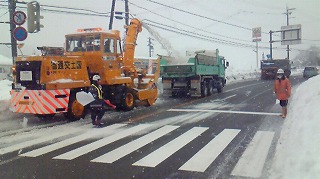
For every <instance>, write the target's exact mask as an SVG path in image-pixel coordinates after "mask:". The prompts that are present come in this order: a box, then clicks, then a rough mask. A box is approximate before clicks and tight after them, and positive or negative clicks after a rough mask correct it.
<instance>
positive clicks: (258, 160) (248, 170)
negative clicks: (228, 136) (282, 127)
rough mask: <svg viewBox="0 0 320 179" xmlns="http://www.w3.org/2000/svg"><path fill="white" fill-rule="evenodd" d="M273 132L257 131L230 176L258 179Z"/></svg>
mask: <svg viewBox="0 0 320 179" xmlns="http://www.w3.org/2000/svg"><path fill="white" fill-rule="evenodd" d="M273 136H274V132H268V131H258V132H257V133H256V134H255V136H254V137H253V139H252V141H251V142H250V144H249V145H248V146H247V149H246V150H245V151H244V153H243V154H242V156H241V158H240V160H239V161H238V163H237V165H236V166H235V168H234V169H233V171H232V173H231V175H234V176H244V177H253V178H260V177H261V173H262V169H263V166H264V163H265V161H266V158H267V155H268V151H269V148H270V146H271V142H272V140H273Z"/></svg>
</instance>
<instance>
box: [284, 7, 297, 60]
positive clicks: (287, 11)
mask: <svg viewBox="0 0 320 179" xmlns="http://www.w3.org/2000/svg"><path fill="white" fill-rule="evenodd" d="M295 9H296V8H291V9H289V8H288V6H286V12H285V13H284V14H285V15H286V16H287V26H289V15H291V14H292V12H289V11H292V10H295ZM289 51H290V48H289V45H287V58H288V60H289Z"/></svg>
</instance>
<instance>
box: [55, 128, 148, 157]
mask: <svg viewBox="0 0 320 179" xmlns="http://www.w3.org/2000/svg"><path fill="white" fill-rule="evenodd" d="M150 126H151V125H148V124H140V125H138V126H135V127H132V128H129V129H126V130H124V131H121V132H119V133H116V134H114V135H111V136H109V137H106V138H103V139H100V140H97V141H95V142H93V143H90V144H87V145H85V146H82V147H80V148H77V149H74V150H71V151H69V152H67V153H64V154H61V155H59V156H56V157H54V158H53V159H64V160H72V159H75V158H77V157H80V156H81V155H84V154H86V153H89V152H91V151H94V150H96V149H98V148H101V147H103V146H106V145H108V144H110V143H112V142H114V141H117V140H120V139H122V138H124V137H127V136H130V135H132V134H134V133H137V132H139V131H142V130H144V129H146V128H148V127H150Z"/></svg>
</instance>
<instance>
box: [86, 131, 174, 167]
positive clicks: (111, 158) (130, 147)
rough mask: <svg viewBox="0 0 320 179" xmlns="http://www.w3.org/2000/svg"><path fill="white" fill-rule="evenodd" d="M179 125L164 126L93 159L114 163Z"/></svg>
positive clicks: (94, 160)
mask: <svg viewBox="0 0 320 179" xmlns="http://www.w3.org/2000/svg"><path fill="white" fill-rule="evenodd" d="M178 127H179V126H164V127H162V128H160V129H158V130H156V131H153V132H151V133H149V134H147V135H145V136H142V137H140V138H139V139H136V140H134V141H132V142H130V143H128V144H126V145H123V146H121V147H119V148H117V149H115V150H113V151H111V152H108V153H106V154H104V155H102V156H100V157H98V158H95V159H93V160H91V161H92V162H99V163H113V162H115V161H117V160H119V159H120V158H122V157H124V156H126V155H128V154H130V153H132V152H134V151H135V150H138V149H139V148H141V147H143V146H145V145H147V144H148V143H150V142H152V141H154V140H156V139H158V138H160V137H162V136H164V135H165V134H168V133H169V132H171V131H173V130H175V129H177V128H178Z"/></svg>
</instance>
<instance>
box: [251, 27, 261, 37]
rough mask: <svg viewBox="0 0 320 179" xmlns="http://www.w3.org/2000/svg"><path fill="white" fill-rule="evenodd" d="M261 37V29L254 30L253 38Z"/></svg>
mask: <svg viewBox="0 0 320 179" xmlns="http://www.w3.org/2000/svg"><path fill="white" fill-rule="evenodd" d="M258 37H261V27H256V28H252V38H258Z"/></svg>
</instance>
